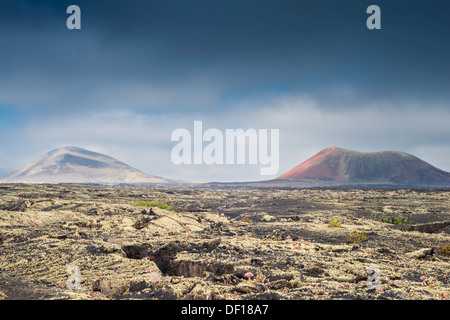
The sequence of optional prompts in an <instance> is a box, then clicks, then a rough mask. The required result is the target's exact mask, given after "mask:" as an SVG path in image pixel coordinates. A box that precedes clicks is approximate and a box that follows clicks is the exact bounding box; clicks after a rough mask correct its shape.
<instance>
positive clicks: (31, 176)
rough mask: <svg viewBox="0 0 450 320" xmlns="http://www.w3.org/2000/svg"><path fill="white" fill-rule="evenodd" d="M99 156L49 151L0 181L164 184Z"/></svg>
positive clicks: (67, 150)
mask: <svg viewBox="0 0 450 320" xmlns="http://www.w3.org/2000/svg"><path fill="white" fill-rule="evenodd" d="M169 181H170V180H168V179H164V178H162V177H158V176H154V175H150V174H147V173H144V172H142V171H140V170H138V169H135V168H133V167H131V166H129V165H127V164H126V163H123V162H121V161H119V160H116V159H114V158H112V157H110V156H107V155H105V154H102V153H98V152H93V151H89V150H86V149H82V148H78V147H72V146H68V147H63V148H58V149H55V150H52V151H50V152H48V153H46V154H44V155H42V156H41V157H39V158H37V159H35V160H32V161H30V162H28V163H27V164H25V165H24V166H22V167H20V168H18V169H16V170H14V171H12V172H10V173H8V174H6V175H5V176H3V177H1V178H0V182H21V183H167V182H169Z"/></svg>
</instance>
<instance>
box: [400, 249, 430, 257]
mask: <svg viewBox="0 0 450 320" xmlns="http://www.w3.org/2000/svg"><path fill="white" fill-rule="evenodd" d="M433 253H434V249H433V248H424V249H419V250H416V251H413V252H409V253H407V254H406V256H407V257H408V258H410V259H423V258H425V257H426V256H429V255H432V254H433Z"/></svg>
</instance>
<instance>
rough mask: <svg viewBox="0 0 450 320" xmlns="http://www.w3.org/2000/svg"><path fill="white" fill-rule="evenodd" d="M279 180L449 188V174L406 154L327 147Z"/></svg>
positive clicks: (322, 183)
mask: <svg viewBox="0 0 450 320" xmlns="http://www.w3.org/2000/svg"><path fill="white" fill-rule="evenodd" d="M276 180H278V181H281V180H286V181H296V182H300V181H305V182H308V183H311V181H317V182H318V183H321V185H324V184H325V185H326V184H327V183H328V184H330V185H349V184H385V185H418V186H421V185H423V186H450V173H449V172H446V171H443V170H440V169H438V168H436V167H434V166H432V165H431V164H429V163H427V162H425V161H423V160H421V159H419V158H417V157H415V156H413V155H411V154H408V153H405V152H400V151H380V152H359V151H354V150H347V149H342V148H338V147H332V148H327V149H325V150H322V151H320V152H319V153H317V154H316V155H314V156H313V157H311V158H309V159H308V160H306V161H304V162H303V163H301V164H299V165H298V166H296V167H294V168H293V169H291V170H289V171H287V172H286V173H284V174H282V175H281V176H279V177H278V178H277V179H276Z"/></svg>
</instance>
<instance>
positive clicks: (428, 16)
mask: <svg viewBox="0 0 450 320" xmlns="http://www.w3.org/2000/svg"><path fill="white" fill-rule="evenodd" d="M71 4H76V5H78V6H80V8H81V12H82V22H81V24H82V29H81V30H68V29H67V28H66V19H67V17H68V16H69V15H68V14H66V8H67V7H68V6H69V5H71ZM371 4H376V5H378V6H380V8H381V25H382V29H381V30H368V29H367V28H366V19H367V18H368V16H369V15H368V14H367V13H366V8H367V7H368V6H369V5H371ZM449 16H450V3H448V1H437V0H432V1H402V0H397V1H378V0H377V1H362V0H353V1H350V0H342V1H337V0H315V1H312V0H309V1H299V0H297V1H288V0H285V1H274V0H272V1H269V0H258V1H248V0H240V1H235V0H228V1H218V0H209V1H195V0H194V1H170V0H165V1H124V0H120V1H119V0H109V1H97V0H96V1H92V0H90V1H81V0H80V1H75V0H74V1H72V0H71V1H64V0H57V1H56V0H55V1H39V0H34V1H31V0H30V1H25V0H15V1H1V2H0V134H2V138H1V140H0V169H1V170H3V171H8V170H12V169H14V168H15V167H17V166H19V165H22V164H24V163H25V162H27V161H29V160H31V159H32V158H33V157H35V156H38V155H40V154H42V153H44V152H47V151H49V150H50V149H52V148H57V147H60V146H63V145H67V144H70V145H78V146H80V147H86V148H91V149H93V150H95V151H100V152H105V153H108V154H110V155H112V156H115V157H117V158H119V159H120V160H123V161H125V162H128V163H130V164H131V165H134V166H136V167H138V168H139V169H141V170H143V171H146V172H149V173H154V174H159V175H165V176H171V177H175V176H176V177H179V178H185V179H188V180H195V177H197V175H198V174H199V172H202V173H203V174H204V175H205V177H203V178H202V179H198V180H210V179H216V180H217V179H221V178H223V177H227V178H228V177H229V174H227V172H226V171H227V170H228V171H229V168H227V170H225V169H223V168H222V167H212V168H210V167H208V168H207V170H205V168H200V167H186V166H185V167H179V166H171V165H167V162H168V160H169V161H170V159H169V158H168V157H170V149H171V147H172V146H173V144H172V143H171V141H170V132H171V131H173V130H174V129H176V128H178V127H180V126H181V127H192V123H193V121H194V120H203V121H204V126H206V127H217V128H219V129H224V128H235V127H243V128H268V129H270V128H279V129H280V139H281V141H280V147H281V149H280V172H279V173H280V174H281V173H282V172H283V171H286V170H288V169H290V168H291V167H292V166H293V165H296V164H298V163H300V162H302V161H304V160H306V158H307V157H309V156H312V155H313V154H314V153H315V152H317V151H320V150H321V149H323V148H326V147H329V146H332V145H337V146H341V147H345V148H349V149H357V150H361V151H379V150H385V149H396V150H401V151H406V152H410V153H413V154H415V155H417V156H419V157H422V158H423V159H424V160H426V161H429V162H431V163H432V164H434V165H436V166H438V167H441V168H442V169H446V170H450V163H449V162H448V160H447V159H448V158H449V157H450V144H449V142H448V141H449V138H450V136H449V129H448V127H449V126H448V120H450V118H449V114H450V106H449V104H448V102H449V98H450V97H449V95H450V90H449V85H450V61H449V57H450V41H449V36H450V22H449V21H450V19H449ZM136 148H139V150H140V152H141V153H140V156H138V157H136V156H135V155H130V154H131V153H133V152H134V150H136ZM161 159H162V160H161ZM257 171H258V170H253V169H252V168H249V167H246V166H244V167H239V168H236V169H235V174H236V178H235V179H238V178H239V177H242V178H243V179H258V178H259V177H258V175H257V174H255V172H257ZM243 173H245V174H243ZM232 180H233V179H232Z"/></svg>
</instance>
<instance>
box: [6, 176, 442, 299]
mask: <svg viewBox="0 0 450 320" xmlns="http://www.w3.org/2000/svg"><path fill="white" fill-rule="evenodd" d="M449 199H450V190H360V189H349V190H337V189H336V190H319V189H302V190H281V189H278V190H277V189H273V190H270V189H251V190H250V189H249V190H193V189H185V190H182V189H150V188H128V187H125V188H118V187H107V186H81V185H21V184H2V185H0V299H395V300H404V299H449V297H450V280H449V270H450V257H449V256H447V255H446V252H445V251H444V250H442V248H445V245H448V244H450V201H449ZM137 201H160V202H164V203H167V204H170V205H171V206H172V207H173V208H174V211H170V210H164V209H160V208H158V207H153V208H147V207H145V208H144V207H139V206H133V204H134V203H136V202H137ZM399 217H401V218H399ZM405 218H407V220H405ZM395 219H397V221H401V223H402V224H394V223H392V222H393V221H395ZM332 220H334V222H335V226H334V227H333V226H330V225H329V223H330V221H332ZM383 220H384V222H383ZM339 223H340V226H339ZM362 230H364V232H365V237H366V238H364V236H363V237H362V238H355V241H354V242H349V237H350V236H351V235H352V234H353V235H355V233H353V232H355V231H356V232H359V233H362ZM357 240H363V241H362V242H358V241H357ZM373 266H376V268H379V271H380V283H375V282H374V281H373V280H374V279H375V278H376V277H375V275H372V276H371V275H370V273H368V269H370V268H372V270H374V269H376V268H374V267H373ZM77 272H78V273H77ZM368 280H369V287H368V283H367V281H368ZM78 281H79V282H78Z"/></svg>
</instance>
